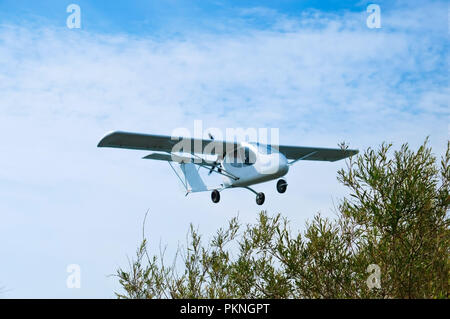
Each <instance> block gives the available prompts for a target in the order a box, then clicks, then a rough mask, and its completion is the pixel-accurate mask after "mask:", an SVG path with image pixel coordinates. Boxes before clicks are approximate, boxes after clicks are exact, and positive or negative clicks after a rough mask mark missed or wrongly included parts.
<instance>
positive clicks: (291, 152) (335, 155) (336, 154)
mask: <svg viewBox="0 0 450 319" xmlns="http://www.w3.org/2000/svg"><path fill="white" fill-rule="evenodd" d="M273 147H274V148H276V149H278V151H279V152H280V153H283V155H284V156H286V158H288V159H292V160H294V161H299V160H308V161H329V162H334V161H338V160H341V159H344V158H347V157H350V156H352V155H355V154H358V150H349V149H347V150H343V149H340V148H321V147H303V146H286V145H280V146H273Z"/></svg>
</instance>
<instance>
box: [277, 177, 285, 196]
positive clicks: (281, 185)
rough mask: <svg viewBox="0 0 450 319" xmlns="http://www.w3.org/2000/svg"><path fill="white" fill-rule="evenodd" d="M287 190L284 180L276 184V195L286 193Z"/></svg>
mask: <svg viewBox="0 0 450 319" xmlns="http://www.w3.org/2000/svg"><path fill="white" fill-rule="evenodd" d="M286 188H287V182H286V181H285V180H284V179H280V180H279V181H278V182H277V191H278V193H281V194H282V193H284V192H285V191H286Z"/></svg>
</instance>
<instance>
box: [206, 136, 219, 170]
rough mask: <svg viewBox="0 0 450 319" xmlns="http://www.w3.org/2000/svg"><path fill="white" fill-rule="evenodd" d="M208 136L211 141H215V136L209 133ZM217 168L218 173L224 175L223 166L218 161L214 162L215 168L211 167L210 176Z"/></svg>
mask: <svg viewBox="0 0 450 319" xmlns="http://www.w3.org/2000/svg"><path fill="white" fill-rule="evenodd" d="M208 136H209V138H210V139H211V140H213V141H214V136H212V134H211V133H210V132H208ZM216 167H217V171H218V172H219V173H222V168H221V167H222V164H221V163H220V162H217V160H215V161H214V163H213V166H212V167H211V169H210V170H209V173H208V175H211V173H212V172H213V171H214V169H215V168H216Z"/></svg>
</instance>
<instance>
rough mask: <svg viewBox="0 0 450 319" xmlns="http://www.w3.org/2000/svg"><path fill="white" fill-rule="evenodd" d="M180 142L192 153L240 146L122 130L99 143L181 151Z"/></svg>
mask: <svg viewBox="0 0 450 319" xmlns="http://www.w3.org/2000/svg"><path fill="white" fill-rule="evenodd" d="M179 142H182V143H183V145H185V146H186V147H184V148H183V150H182V152H184V153H191V154H205V155H223V153H224V152H226V151H228V150H234V149H236V148H237V147H239V144H238V143H233V142H223V141H217V140H211V139H194V138H186V137H174V136H167V135H152V134H141V133H131V132H122V131H116V132H111V133H109V134H107V135H106V136H105V137H103V138H102V139H101V141H100V142H99V143H98V147H114V148H127V149H135V150H147V151H158V152H168V153H171V152H180V150H179V149H176V145H177V143H179ZM174 147H175V149H174Z"/></svg>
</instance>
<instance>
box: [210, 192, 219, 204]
mask: <svg viewBox="0 0 450 319" xmlns="http://www.w3.org/2000/svg"><path fill="white" fill-rule="evenodd" d="M211 200H212V201H213V203H218V202H219V201H220V193H219V191H218V190H217V189H215V190H213V191H212V193H211Z"/></svg>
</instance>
